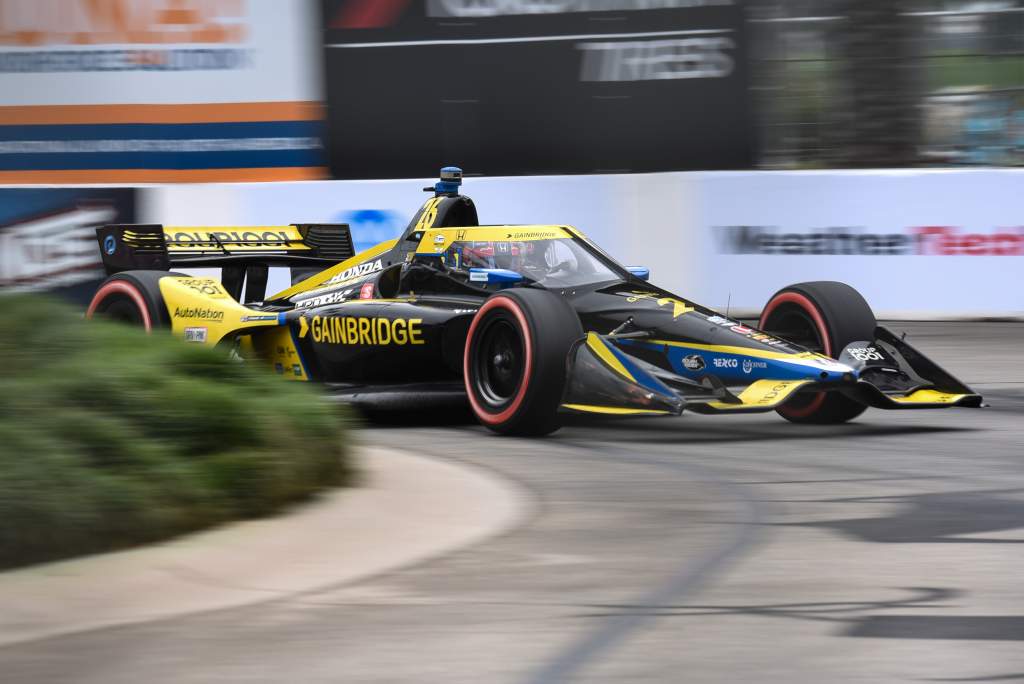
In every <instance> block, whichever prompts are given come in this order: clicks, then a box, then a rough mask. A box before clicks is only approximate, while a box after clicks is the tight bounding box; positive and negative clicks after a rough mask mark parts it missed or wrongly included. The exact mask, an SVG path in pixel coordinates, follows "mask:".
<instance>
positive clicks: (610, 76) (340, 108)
mask: <svg viewBox="0 0 1024 684" xmlns="http://www.w3.org/2000/svg"><path fill="white" fill-rule="evenodd" d="M740 3H741V0H735V1H734V0H657V1H655V0H426V2H416V1H414V0H412V1H411V0H324V3H323V9H324V21H325V25H326V27H327V29H326V32H325V35H326V65H327V104H328V138H327V144H328V146H329V154H330V163H331V171H332V173H333V175H334V176H335V177H337V178H401V177H421V176H422V177H430V176H433V175H435V174H436V173H437V169H438V168H439V167H440V166H442V165H445V164H456V165H460V166H462V167H463V168H464V169H465V171H466V173H467V174H484V175H490V176H495V175H521V174H557V173H616V172H643V171H676V170H690V169H742V168H749V167H750V166H751V165H752V160H753V153H754V144H753V125H752V119H751V116H750V112H749V105H748V86H747V82H748V65H747V58H746V51H745V44H744V41H745V37H744V31H743V26H744V21H743V7H742V6H741V4H740ZM651 7H655V8H658V9H650V8H651Z"/></svg>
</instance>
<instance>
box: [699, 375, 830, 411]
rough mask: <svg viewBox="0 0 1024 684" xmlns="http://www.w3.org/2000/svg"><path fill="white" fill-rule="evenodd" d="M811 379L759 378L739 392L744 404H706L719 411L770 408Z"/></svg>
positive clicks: (716, 402) (718, 402)
mask: <svg viewBox="0 0 1024 684" xmlns="http://www.w3.org/2000/svg"><path fill="white" fill-rule="evenodd" d="M810 382H811V381H810V380H757V381H755V382H753V383H751V384H750V385H749V386H747V388H746V389H744V390H743V391H742V392H740V394H739V397H738V398H739V400H740V401H741V402H743V403H742V404H727V403H725V402H722V401H712V402H709V403H708V404H706V405H707V406H708V407H710V408H713V409H715V410H717V411H742V410H747V411H749V410H751V409H756V410H768V409H772V408H775V407H776V406H778V405H779V404H781V403H782V402H784V401H786V399H788V398H789V397H790V395H792V394H793V393H794V392H796V391H797V390H798V389H800V388H801V387H803V386H804V385H807V384H810Z"/></svg>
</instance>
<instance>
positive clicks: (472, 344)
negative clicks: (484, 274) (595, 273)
mask: <svg viewBox="0 0 1024 684" xmlns="http://www.w3.org/2000/svg"><path fill="white" fill-rule="evenodd" d="M582 336H583V328H582V326H581V325H580V320H579V317H578V316H577V315H576V312H575V311H574V310H573V308H572V307H571V306H570V305H569V303H568V302H566V301H565V299H563V298H562V297H560V296H558V295H556V294H555V293H553V292H548V291H546V290H536V289H528V288H517V289H511V290H506V291H503V292H499V293H496V294H494V295H492V296H491V297H489V298H488V299H487V301H485V302H484V304H483V306H481V307H480V310H479V311H477V313H476V315H475V316H474V318H473V322H472V323H471V324H470V326H469V333H468V335H467V337H466V350H465V353H464V357H463V375H464V378H465V383H466V393H467V395H468V396H469V403H470V406H471V407H472V409H473V413H474V414H475V415H476V417H477V420H479V421H480V422H481V423H482V424H483V425H485V426H486V427H488V428H490V429H491V430H494V431H495V432H499V433H501V434H506V435H546V434H549V433H551V432H554V431H555V430H557V429H558V428H559V420H558V409H559V406H560V405H561V402H562V394H563V391H564V389H565V382H566V374H567V367H568V363H567V360H568V356H569V350H570V348H571V347H572V345H573V343H574V342H575V341H576V340H578V339H580V338H581V337H582Z"/></svg>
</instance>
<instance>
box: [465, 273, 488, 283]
mask: <svg viewBox="0 0 1024 684" xmlns="http://www.w3.org/2000/svg"><path fill="white" fill-rule="evenodd" d="M469 279H470V280H472V281H473V282H477V283H486V282H487V271H470V272H469Z"/></svg>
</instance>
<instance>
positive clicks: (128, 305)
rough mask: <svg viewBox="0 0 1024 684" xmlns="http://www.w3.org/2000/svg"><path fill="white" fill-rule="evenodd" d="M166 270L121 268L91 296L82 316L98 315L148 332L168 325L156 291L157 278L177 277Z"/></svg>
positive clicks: (158, 289)
mask: <svg viewBox="0 0 1024 684" xmlns="http://www.w3.org/2000/svg"><path fill="white" fill-rule="evenodd" d="M180 275H183V274H181V273H172V272H169V271H123V272H121V273H117V274H115V275H112V276H110V277H109V278H107V279H106V280H105V281H103V284H102V285H100V287H99V289H98V290H96V294H95V295H93V298H92V302H90V303H89V308H88V309H87V310H86V313H85V316H86V318H92V317H94V316H96V317H102V318H106V319H109V320H114V321H118V322H121V323H127V324H129V325H134V326H137V327H141V328H143V329H144V330H145V331H146V332H152V331H153V330H155V329H157V328H167V327H170V325H171V319H170V315H169V314H168V312H167V306H166V304H164V298H163V295H162V294H161V293H160V279H161V278H165V277H167V276H180Z"/></svg>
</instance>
